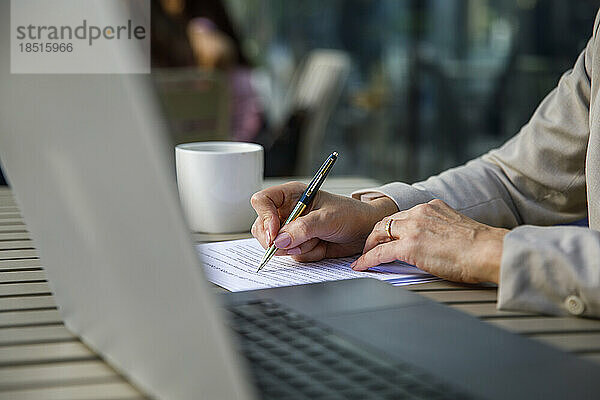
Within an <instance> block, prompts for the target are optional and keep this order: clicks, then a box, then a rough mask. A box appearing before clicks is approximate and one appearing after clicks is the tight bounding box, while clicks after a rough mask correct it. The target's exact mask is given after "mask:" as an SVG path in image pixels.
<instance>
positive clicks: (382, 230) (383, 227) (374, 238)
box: [363, 213, 401, 253]
mask: <svg viewBox="0 0 600 400" xmlns="http://www.w3.org/2000/svg"><path fill="white" fill-rule="evenodd" d="M398 214H400V213H397V214H394V215H391V216H389V217H385V218H384V219H382V220H381V221H379V222H378V223H376V224H375V226H374V227H373V230H372V231H371V233H370V234H369V236H368V237H367V240H366V241H365V246H364V248H363V253H366V252H368V251H369V250H371V249H372V248H373V247H375V246H377V245H378V244H381V243H387V242H390V241H392V238H390V236H389V234H388V231H387V224H388V223H390V232H391V233H392V237H393V238H395V239H397V238H398V237H399V236H400V232H399V227H398V221H399V219H400V217H401V216H400V215H398Z"/></svg>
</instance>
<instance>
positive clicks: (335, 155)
mask: <svg viewBox="0 0 600 400" xmlns="http://www.w3.org/2000/svg"><path fill="white" fill-rule="evenodd" d="M331 155H332V156H334V157H337V156H339V154H338V152H337V151H334V152H333V153H331Z"/></svg>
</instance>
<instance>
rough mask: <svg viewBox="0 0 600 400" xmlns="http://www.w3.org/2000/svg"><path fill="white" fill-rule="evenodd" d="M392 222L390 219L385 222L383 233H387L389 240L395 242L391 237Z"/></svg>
mask: <svg viewBox="0 0 600 400" xmlns="http://www.w3.org/2000/svg"><path fill="white" fill-rule="evenodd" d="M392 222H394V220H393V219H391V218H390V219H388V220H387V222H386V223H385V231H386V232H387V234H388V237H389V238H390V240H395V238H394V236H392Z"/></svg>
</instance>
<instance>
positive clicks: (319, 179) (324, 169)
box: [256, 151, 338, 273]
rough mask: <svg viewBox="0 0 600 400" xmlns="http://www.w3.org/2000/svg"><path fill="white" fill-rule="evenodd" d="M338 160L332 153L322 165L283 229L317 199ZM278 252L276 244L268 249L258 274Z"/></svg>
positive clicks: (336, 154)
mask: <svg viewBox="0 0 600 400" xmlns="http://www.w3.org/2000/svg"><path fill="white" fill-rule="evenodd" d="M337 158H338V153H337V151H334V152H333V153H331V154H330V155H329V157H327V159H326V160H325V162H324V163H323V165H321V168H319V170H318V171H317V173H316V174H315V176H314V178H313V179H312V181H310V184H309V185H308V187H307V188H306V190H305V191H304V193H302V196H300V200H298V203H297V204H296V207H294V209H293V210H292V213H291V214H290V216H289V217H288V218H287V219H286V220H285V222H284V223H283V225H282V228H283V227H284V226H286V225H287V224H289V223H290V222H292V221H294V220H295V219H296V218H298V217H299V216H300V214H302V212H303V211H304V210H305V209H306V207H308V206H309V205H310V203H311V202H312V200H313V199H314V198H315V196H316V194H317V192H318V191H319V188H320V187H321V185H322V184H323V182H324V181H325V178H326V177H327V174H328V173H329V171H331V168H332V167H333V164H334V163H335V161H336V160H337ZM276 251H277V247H276V246H275V245H274V244H272V245H271V247H269V248H268V249H267V251H266V252H265V255H264V256H263V258H262V260H261V262H260V266H259V267H258V270H257V271H256V272H257V273H258V272H260V270H261V269H263V267H264V266H265V265H267V263H268V262H269V261H270V260H271V258H273V255H274V254H275V252H276Z"/></svg>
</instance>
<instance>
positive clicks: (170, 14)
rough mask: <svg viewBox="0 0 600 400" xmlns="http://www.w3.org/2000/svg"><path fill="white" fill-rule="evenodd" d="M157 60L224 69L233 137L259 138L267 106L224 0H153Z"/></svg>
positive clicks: (161, 63) (169, 65) (170, 64)
mask: <svg viewBox="0 0 600 400" xmlns="http://www.w3.org/2000/svg"><path fill="white" fill-rule="evenodd" d="M152 66H153V67H154V68H186V67H188V68H189V67H195V66H197V67H199V68H202V69H204V70H208V71H213V70H217V71H221V72H223V73H224V74H225V76H226V77H227V81H228V86H229V90H230V99H231V138H232V139H233V140H236V141H246V142H250V141H256V140H257V137H258V136H259V134H260V133H261V132H262V131H263V129H264V127H265V124H264V121H265V119H264V112H263V109H262V106H261V104H260V100H259V97H258V94H257V93H256V91H255V90H254V88H253V86H252V79H251V73H252V67H251V64H250V62H249V61H248V59H247V58H246V57H245V56H244V54H243V51H242V48H241V44H240V40H239V38H238V36H237V34H236V32H235V29H234V27H233V24H232V22H231V19H230V18H229V16H228V15H227V11H226V9H225V7H224V6H223V4H222V3H221V2H220V1H218V0H153V2H152Z"/></svg>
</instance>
